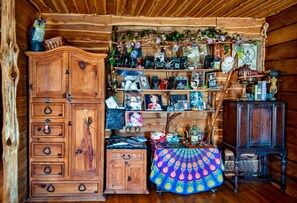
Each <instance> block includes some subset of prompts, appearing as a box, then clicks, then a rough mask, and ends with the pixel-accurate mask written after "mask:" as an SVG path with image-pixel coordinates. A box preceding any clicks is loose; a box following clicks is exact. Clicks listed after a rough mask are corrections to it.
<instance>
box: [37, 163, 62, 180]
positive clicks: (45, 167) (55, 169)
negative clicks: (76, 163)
mask: <svg viewBox="0 0 297 203" xmlns="http://www.w3.org/2000/svg"><path fill="white" fill-rule="evenodd" d="M31 173H32V177H36V178H39V177H42V178H62V177H64V176H65V164H64V162H58V163H52V162H48V163H44V162H43V163H40V162H33V163H32V164H31Z"/></svg>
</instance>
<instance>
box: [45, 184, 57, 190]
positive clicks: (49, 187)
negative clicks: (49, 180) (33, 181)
mask: <svg viewBox="0 0 297 203" xmlns="http://www.w3.org/2000/svg"><path fill="white" fill-rule="evenodd" d="M46 190H47V191H48V192H55V186H53V185H52V184H49V186H48V187H47V188H46Z"/></svg>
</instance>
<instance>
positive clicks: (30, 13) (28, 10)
mask: <svg viewBox="0 0 297 203" xmlns="http://www.w3.org/2000/svg"><path fill="white" fill-rule="evenodd" d="M15 4H16V12H15V13H16V29H17V32H16V34H17V36H16V37H17V44H18V46H19V49H20V52H19V58H18V67H19V71H20V80H19V84H18V89H17V113H18V121H19V130H20V144H19V161H18V164H19V202H24V200H25V199H26V197H27V192H28V177H27V176H28V164H27V157H28V139H27V138H28V102H27V100H28V83H27V79H28V78H27V74H28V73H27V71H28V69H27V64H28V60H27V57H26V56H25V54H24V51H27V50H28V41H29V38H28V37H29V30H30V27H31V26H32V24H33V22H34V20H35V18H36V17H37V12H36V11H35V10H34V9H33V8H32V7H31V5H30V4H29V3H28V2H27V1H23V0H16V3H15Z"/></svg>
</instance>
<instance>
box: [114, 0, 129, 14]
mask: <svg viewBox="0 0 297 203" xmlns="http://www.w3.org/2000/svg"><path fill="white" fill-rule="evenodd" d="M126 6H127V0H118V1H117V6H116V15H119V16H121V15H123V13H124V12H125V10H126Z"/></svg>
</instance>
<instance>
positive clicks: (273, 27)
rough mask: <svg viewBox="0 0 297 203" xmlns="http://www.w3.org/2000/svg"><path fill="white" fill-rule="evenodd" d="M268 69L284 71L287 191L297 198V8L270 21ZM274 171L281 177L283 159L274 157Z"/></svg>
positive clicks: (281, 95)
mask: <svg viewBox="0 0 297 203" xmlns="http://www.w3.org/2000/svg"><path fill="white" fill-rule="evenodd" d="M267 22H268V23H269V25H270V26H269V29H268V42H267V44H266V48H267V49H266V53H267V55H266V69H271V70H280V71H281V77H279V80H278V95H277V98H278V99H280V100H284V101H287V112H286V113H287V114H286V146H287V160H288V163H287V192H288V193H290V194H291V195H293V196H295V197H297V190H296V188H297V139H296V135H297V125H296V122H297V100H296V98H297V90H296V87H297V67H296V64H297V48H296V47H297V5H295V6H293V7H291V8H288V9H286V10H284V11H282V12H280V13H279V14H277V15H274V16H271V17H268V18H267ZM271 160H272V163H271V170H272V171H273V172H274V173H275V175H276V176H279V172H280V161H279V157H271Z"/></svg>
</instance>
